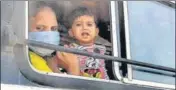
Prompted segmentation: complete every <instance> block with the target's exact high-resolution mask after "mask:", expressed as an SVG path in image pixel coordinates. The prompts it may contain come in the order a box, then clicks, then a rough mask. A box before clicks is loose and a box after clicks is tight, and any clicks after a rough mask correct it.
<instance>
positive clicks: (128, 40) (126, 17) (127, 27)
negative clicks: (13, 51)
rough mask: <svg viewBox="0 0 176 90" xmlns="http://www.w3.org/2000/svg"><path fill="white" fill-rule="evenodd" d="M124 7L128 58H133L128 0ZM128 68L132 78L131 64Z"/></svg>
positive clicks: (129, 77)
mask: <svg viewBox="0 0 176 90" xmlns="http://www.w3.org/2000/svg"><path fill="white" fill-rule="evenodd" d="M123 8H124V22H125V38H126V53H127V59H129V60H130V59H131V53H130V37H129V34H130V32H129V22H128V3H127V1H123ZM127 68H128V79H129V80H132V77H133V76H132V66H131V65H130V64H128V65H127Z"/></svg>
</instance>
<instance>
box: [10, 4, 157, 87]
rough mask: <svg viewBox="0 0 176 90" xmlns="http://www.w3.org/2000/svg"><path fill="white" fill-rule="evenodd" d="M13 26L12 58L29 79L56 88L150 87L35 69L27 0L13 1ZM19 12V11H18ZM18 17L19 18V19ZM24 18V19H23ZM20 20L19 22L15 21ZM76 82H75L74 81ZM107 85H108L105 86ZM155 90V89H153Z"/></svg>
mask: <svg viewBox="0 0 176 90" xmlns="http://www.w3.org/2000/svg"><path fill="white" fill-rule="evenodd" d="M14 2H15V4H16V5H15V7H14V11H13V22H14V23H13V28H14V32H15V33H16V36H17V39H18V41H17V43H16V45H15V46H14V55H15V57H14V60H15V61H16V64H17V66H18V68H19V70H20V72H21V73H22V75H23V76H24V77H25V78H27V79H28V80H29V81H32V82H36V83H39V84H42V85H46V86H53V87H58V88H71V89H74V88H77V89H80V88H86V89H113V88H114V89H125V88H126V89H130V88H134V89H138V90H141V89H143V88H145V89H147V90H151V89H154V88H151V87H142V86H134V85H126V84H124V83H122V82H120V81H113V80H102V79H96V78H88V77H81V76H73V75H63V74H58V73H47V72H42V71H38V70H37V69H35V68H34V67H33V66H32V64H31V63H30V60H29V52H28V44H27V42H26V40H27V39H28V1H14ZM19 12H21V13H19ZM19 18H20V20H19ZM23 18H24V19H23ZM16 21H20V22H18V23H17V22H16ZM75 82H77V83H75ZM107 85H108V86H109V87H107ZM154 90H155V89H154Z"/></svg>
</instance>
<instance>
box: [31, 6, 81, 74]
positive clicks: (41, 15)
mask: <svg viewBox="0 0 176 90" xmlns="http://www.w3.org/2000/svg"><path fill="white" fill-rule="evenodd" d="M29 39H30V40H35V41H40V42H44V43H49V44H54V45H59V42H60V35H59V32H58V23H57V18H56V14H55V12H54V11H53V10H52V8H50V7H49V6H47V5H43V6H42V5H41V6H39V7H38V8H37V9H36V10H35V12H34V13H33V15H32V16H30V29H29ZM29 50H30V51H29V55H30V60H31V64H32V65H33V66H34V67H35V68H36V69H37V70H39V71H44V72H57V73H60V71H59V69H58V68H57V66H56V64H55V63H54V62H51V61H53V59H57V58H55V56H52V55H51V53H53V52H54V50H49V49H46V48H40V47H35V46H31V45H30V46H29ZM44 57H51V58H49V60H47V61H46V60H45V58H44ZM60 57H61V58H62V60H60V63H61V65H60V66H67V67H62V68H65V69H66V70H67V71H68V73H70V74H73V75H78V73H79V72H78V71H79V67H78V66H79V65H78V60H77V57H76V56H75V55H73V54H69V53H64V54H63V55H62V56H60ZM70 60H72V61H75V63H76V64H75V65H77V66H73V65H72V64H71V63H70ZM62 61H64V62H62ZM63 64H64V65H63Z"/></svg>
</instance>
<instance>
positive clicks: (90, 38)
mask: <svg viewBox="0 0 176 90" xmlns="http://www.w3.org/2000/svg"><path fill="white" fill-rule="evenodd" d="M98 33H99V30H98V28H97V27H96V24H95V20H94V17H93V16H89V15H83V16H80V17H78V18H76V19H75V20H74V21H73V24H72V27H71V29H70V30H69V34H70V36H72V37H74V38H75V39H76V40H78V41H79V43H80V44H81V45H91V44H94V41H95V38H96V36H97V35H98Z"/></svg>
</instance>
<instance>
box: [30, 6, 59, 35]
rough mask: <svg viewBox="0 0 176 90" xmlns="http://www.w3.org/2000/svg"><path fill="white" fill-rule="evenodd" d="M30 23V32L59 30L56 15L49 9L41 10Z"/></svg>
mask: <svg viewBox="0 0 176 90" xmlns="http://www.w3.org/2000/svg"><path fill="white" fill-rule="evenodd" d="M30 23H31V29H30V32H37V31H56V30H58V23H57V19H56V15H55V13H54V12H53V11H52V10H51V9H50V8H49V7H44V8H43V9H41V10H40V11H39V12H38V13H37V14H36V16H35V17H32V19H31V22H30Z"/></svg>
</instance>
